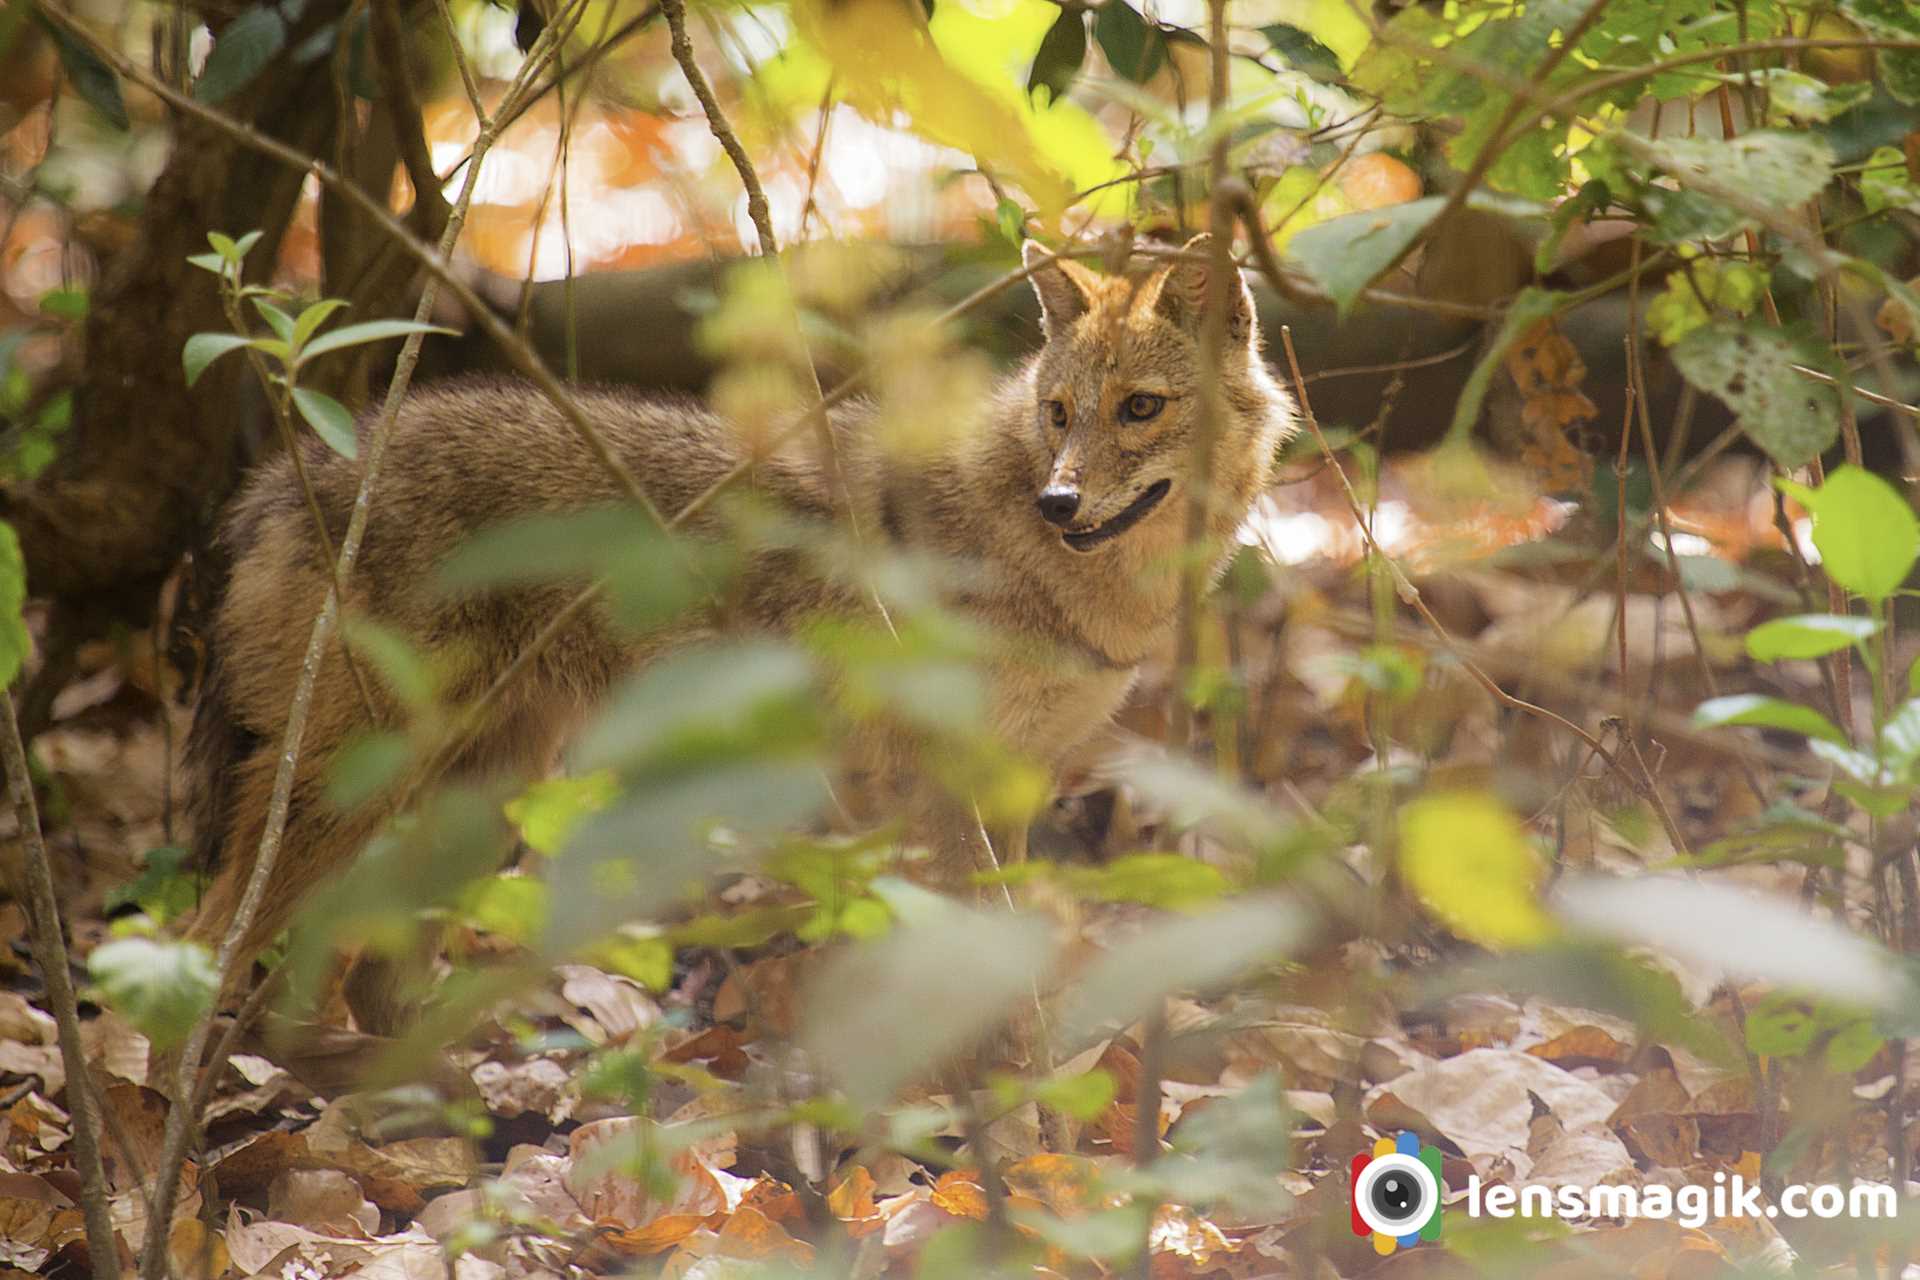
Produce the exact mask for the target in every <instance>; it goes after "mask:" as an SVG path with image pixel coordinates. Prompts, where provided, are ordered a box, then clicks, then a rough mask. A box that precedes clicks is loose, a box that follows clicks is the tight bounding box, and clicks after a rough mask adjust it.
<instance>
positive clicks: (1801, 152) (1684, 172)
mask: <svg viewBox="0 0 1920 1280" xmlns="http://www.w3.org/2000/svg"><path fill="white" fill-rule="evenodd" d="M1635 149H1636V150H1638V151H1641V152H1642V153H1643V154H1645V155H1646V156H1647V157H1648V158H1649V159H1651V160H1652V161H1653V162H1654V163H1655V164H1658V165H1659V166H1660V167H1661V168H1662V169H1665V170H1666V171H1667V172H1668V173H1671V174H1673V175H1674V176H1675V177H1676V178H1678V179H1680V181H1681V183H1682V184H1683V185H1684V184H1685V183H1686V182H1687V180H1688V179H1698V180H1700V181H1701V182H1702V183H1703V185H1706V184H1710V185H1711V186H1713V187H1720V188H1726V189H1731V190H1733V191H1737V192H1738V193H1739V194H1740V195H1742V196H1744V197H1747V198H1749V199H1751V200H1754V201H1757V202H1761V203H1764V204H1766V205H1769V206H1771V207H1773V208H1776V209H1787V208H1792V207H1793V206H1795V205H1801V204H1805V203H1806V202H1807V201H1809V200H1811V199H1813V197H1815V196H1817V195H1819V194H1820V191H1821V189H1822V188H1824V187H1825V186H1826V185H1827V183H1828V182H1829V181H1830V180H1831V179H1832V177H1833V152H1832V150H1831V149H1830V148H1828V146H1827V144H1826V141H1825V140H1824V139H1822V138H1819V137H1816V136H1815V135H1813V134H1810V133H1786V132H1781V131H1779V130H1769V129H1758V130H1755V131H1753V132H1752V133H1743V134H1741V135H1740V136H1739V137H1736V138H1725V139H1723V138H1660V139H1656V140H1651V141H1643V142H1641V143H1639V144H1638V145H1637V146H1636V147H1635Z"/></svg>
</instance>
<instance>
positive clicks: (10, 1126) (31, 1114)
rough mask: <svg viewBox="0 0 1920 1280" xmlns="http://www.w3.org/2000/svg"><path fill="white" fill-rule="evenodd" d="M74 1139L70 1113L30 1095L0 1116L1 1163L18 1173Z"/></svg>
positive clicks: (32, 1094) (37, 1096) (37, 1095)
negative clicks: (11, 1167) (70, 1139)
mask: <svg viewBox="0 0 1920 1280" xmlns="http://www.w3.org/2000/svg"><path fill="white" fill-rule="evenodd" d="M72 1136H73V1130H72V1128H71V1127H70V1124H69V1117H68V1115H67V1113H66V1112H64V1111H62V1110H61V1109H60V1108H59V1107H56V1106H54V1105H53V1104H52V1103H51V1102H48V1101H47V1100H46V1099H45V1098H43V1097H41V1096H40V1095H39V1094H38V1093H29V1094H28V1095H27V1096H26V1097H24V1098H22V1099H20V1100H19V1101H18V1102H16V1103H14V1104H13V1105H12V1106H11V1107H8V1108H7V1109H6V1111H5V1112H4V1113H0V1162H4V1163H5V1164H8V1165H11V1166H13V1169H15V1170H18V1169H22V1168H25V1167H26V1166H28V1165H31V1164H34V1163H36V1162H37V1161H38V1160H39V1159H40V1157H42V1156H44V1155H45V1154H47V1153H48V1152H51V1151H58V1150H59V1149H60V1148H61V1147H64V1146H65V1145H66V1144H67V1140H68V1139H69V1138H71V1137H72ZM9 1171H11V1170H9Z"/></svg>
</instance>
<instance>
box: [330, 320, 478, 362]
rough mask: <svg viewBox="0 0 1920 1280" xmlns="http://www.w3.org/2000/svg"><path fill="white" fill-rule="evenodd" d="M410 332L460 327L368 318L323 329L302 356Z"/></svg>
mask: <svg viewBox="0 0 1920 1280" xmlns="http://www.w3.org/2000/svg"><path fill="white" fill-rule="evenodd" d="M410 333H445V334H456V333H457V331H456V330H453V329H449V328H447V327H446V326H444V325H437V324H421V323H419V322H418V321H414V320H364V321H362V322H361V323H359V324H350V325H347V326H345V327H344V328H340V329H335V330H333V331H331V332H329V333H323V334H321V335H320V336H319V337H317V338H315V339H314V340H313V341H312V342H310V343H308V344H307V349H306V350H305V351H302V352H301V353H300V358H301V359H302V360H311V359H312V358H313V357H314V356H321V355H325V354H326V353H327V352H329V351H338V350H339V349H340V348H342V347H354V346H359V345H360V344H362V343H366V342H380V341H382V340H384V339H387V338H404V337H406V336H407V335H408V334H410Z"/></svg>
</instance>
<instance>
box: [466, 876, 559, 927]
mask: <svg viewBox="0 0 1920 1280" xmlns="http://www.w3.org/2000/svg"><path fill="white" fill-rule="evenodd" d="M548 911H549V905H548V902H547V886H546V883H545V882H544V881H541V880H536V879H534V878H533V877H532V876H523V875H512V874H509V873H505V872H503V873H501V874H499V875H494V876H483V877H482V878H481V879H478V880H475V881H474V882H473V883H471V884H469V885H468V886H467V887H466V888H465V889H464V890H463V891H462V892H461V894H460V913H461V914H462V915H464V916H465V917H466V918H467V922H468V923H469V924H472V925H473V926H474V927H475V928H478V929H484V930H486V931H487V932H488V933H494V934H498V935H500V936H501V937H503V938H506V939H509V940H510V941H513V942H518V943H528V942H531V941H533V940H534V939H535V938H537V937H539V936H540V934H541V932H542V931H543V930H544V929H545V928H546V927H547V915H548Z"/></svg>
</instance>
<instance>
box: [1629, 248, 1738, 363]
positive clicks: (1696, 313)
mask: <svg viewBox="0 0 1920 1280" xmlns="http://www.w3.org/2000/svg"><path fill="white" fill-rule="evenodd" d="M1766 287H1767V278H1766V276H1765V275H1764V274H1762V273H1761V271H1760V270H1759V268H1757V267H1754V266H1752V265H1750V264H1748V263H1744V262H1719V261H1715V260H1713V259H1705V260H1697V261H1694V262H1691V263H1688V264H1687V266H1686V267H1685V268H1684V269H1683V270H1680V271H1675V272H1673V273H1672V274H1671V275H1669V276H1668V277H1667V287H1666V288H1665V289H1664V290H1662V291H1661V292H1660V294H1659V295H1658V296H1656V297H1655V298H1654V299H1653V301H1652V302H1650V303H1648V304H1647V325H1648V327H1650V328H1651V329H1652V330H1653V331H1654V335H1655V336H1656V337H1658V338H1659V339H1660V345H1662V346H1666V347H1670V346H1672V345H1674V344H1675V343H1676V342H1679V341H1680V340H1681V339H1682V338H1684V337H1686V336H1687V335H1688V334H1690V333H1692V332H1693V331H1694V330H1695V329H1698V328H1700V327H1701V326H1703V325H1705V324H1706V323H1707V322H1708V321H1710V320H1711V319H1713V317H1712V315H1710V314H1709V313H1708V311H1707V308H1708V307H1713V308H1715V309H1718V310H1722V311H1731V312H1732V313H1733V314H1734V315H1737V316H1744V315H1750V314H1751V313H1752V311H1753V308H1754V306H1755V304H1757V303H1758V302H1759V301H1760V298H1761V295H1762V294H1764V293H1765V292H1766Z"/></svg>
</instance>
